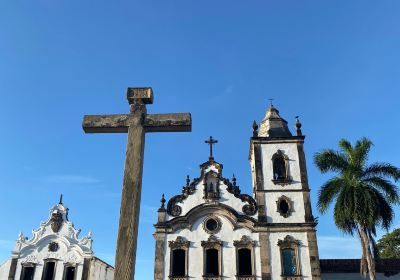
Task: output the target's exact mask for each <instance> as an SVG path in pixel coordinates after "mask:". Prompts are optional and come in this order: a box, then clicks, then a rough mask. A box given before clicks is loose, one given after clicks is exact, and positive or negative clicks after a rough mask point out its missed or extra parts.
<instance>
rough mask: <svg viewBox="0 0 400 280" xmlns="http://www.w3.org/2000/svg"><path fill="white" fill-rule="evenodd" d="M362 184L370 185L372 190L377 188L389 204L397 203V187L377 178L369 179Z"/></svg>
mask: <svg viewBox="0 0 400 280" xmlns="http://www.w3.org/2000/svg"><path fill="white" fill-rule="evenodd" d="M362 182H363V183H365V184H367V185H370V186H371V187H373V188H377V189H379V190H381V191H382V192H383V193H384V196H385V197H386V199H387V200H388V201H389V202H390V203H399V202H400V194H399V192H398V189H397V186H396V185H395V184H393V183H392V182H390V181H389V180H386V179H384V178H382V177H379V176H374V177H369V178H367V179H364V180H362Z"/></svg>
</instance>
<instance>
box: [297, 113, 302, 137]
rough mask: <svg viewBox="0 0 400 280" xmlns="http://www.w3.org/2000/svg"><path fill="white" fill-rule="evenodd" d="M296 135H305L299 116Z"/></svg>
mask: <svg viewBox="0 0 400 280" xmlns="http://www.w3.org/2000/svg"><path fill="white" fill-rule="evenodd" d="M296 133H297V136H302V135H303V134H302V132H301V122H300V119H299V116H296Z"/></svg>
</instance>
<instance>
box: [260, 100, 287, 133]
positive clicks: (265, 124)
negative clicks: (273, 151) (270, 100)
mask: <svg viewBox="0 0 400 280" xmlns="http://www.w3.org/2000/svg"><path fill="white" fill-rule="evenodd" d="M258 136H259V137H273V138H274V137H290V136H292V134H291V133H290V131H289V128H288V126H287V121H286V120H284V119H283V118H282V117H281V116H280V115H279V111H278V110H277V109H276V108H275V107H274V106H273V105H272V104H271V105H270V107H269V108H268V111H267V113H266V114H265V117H264V119H263V120H262V121H261V123H260V130H259V132H258Z"/></svg>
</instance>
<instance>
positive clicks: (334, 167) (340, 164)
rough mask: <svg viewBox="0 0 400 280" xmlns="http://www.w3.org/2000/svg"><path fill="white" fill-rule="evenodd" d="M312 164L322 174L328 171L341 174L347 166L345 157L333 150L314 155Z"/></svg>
mask: <svg viewBox="0 0 400 280" xmlns="http://www.w3.org/2000/svg"><path fill="white" fill-rule="evenodd" d="M314 162H315V164H316V165H317V167H318V168H319V170H320V171H321V172H322V173H326V172H328V171H336V172H342V171H344V170H345V169H346V167H347V166H348V162H347V159H346V157H345V155H343V154H342V153H338V152H336V151H334V150H323V151H322V152H319V153H316V154H315V156H314Z"/></svg>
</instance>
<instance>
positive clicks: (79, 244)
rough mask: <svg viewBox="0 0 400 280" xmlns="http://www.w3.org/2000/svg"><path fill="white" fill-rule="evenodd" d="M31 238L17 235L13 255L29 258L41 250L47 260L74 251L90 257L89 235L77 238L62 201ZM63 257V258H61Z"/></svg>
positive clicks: (77, 235) (77, 230)
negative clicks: (34, 252)
mask: <svg viewBox="0 0 400 280" xmlns="http://www.w3.org/2000/svg"><path fill="white" fill-rule="evenodd" d="M32 233H33V236H32V238H30V239H28V238H27V237H25V236H24V235H23V234H22V233H21V234H20V235H19V237H18V239H17V242H16V246H15V249H14V250H13V255H16V256H21V257H24V255H26V256H28V257H29V256H31V254H32V252H33V251H37V250H42V251H43V253H44V254H47V257H48V258H54V259H60V258H61V256H60V255H59V254H60V252H65V250H67V251H69V250H72V251H74V250H76V251H77V252H79V254H80V255H82V256H83V255H84V256H91V255H92V254H93V252H92V238H91V233H89V235H87V236H86V237H84V238H79V234H80V229H76V228H75V227H74V225H73V223H72V222H70V221H69V220H68V208H66V207H65V206H64V205H63V203H62V200H61V199H60V202H59V203H58V204H57V205H55V206H53V207H52V208H51V209H50V211H49V218H48V220H47V221H45V222H42V223H41V224H40V227H39V228H38V229H36V230H33V232H32ZM63 257H64V256H63Z"/></svg>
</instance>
